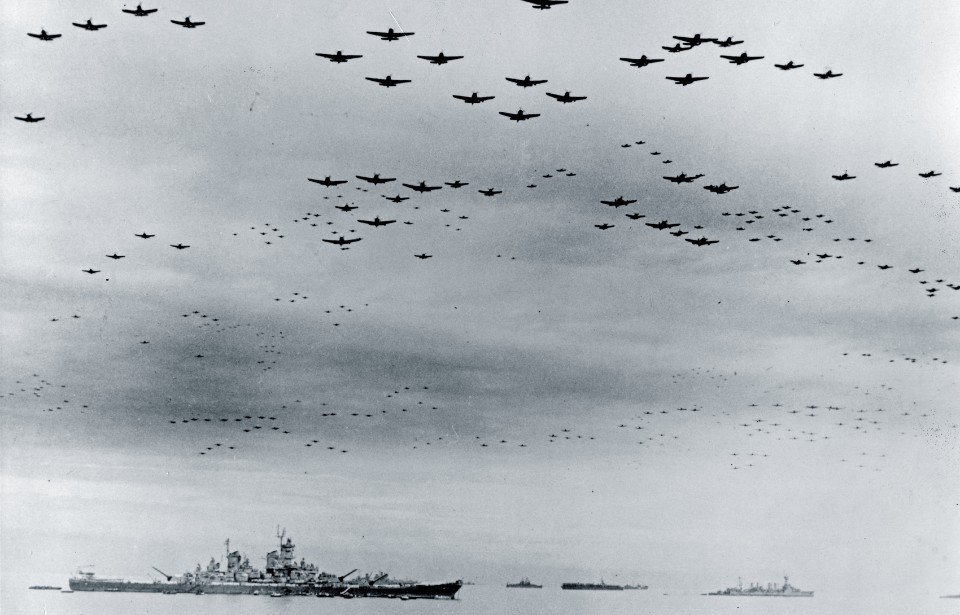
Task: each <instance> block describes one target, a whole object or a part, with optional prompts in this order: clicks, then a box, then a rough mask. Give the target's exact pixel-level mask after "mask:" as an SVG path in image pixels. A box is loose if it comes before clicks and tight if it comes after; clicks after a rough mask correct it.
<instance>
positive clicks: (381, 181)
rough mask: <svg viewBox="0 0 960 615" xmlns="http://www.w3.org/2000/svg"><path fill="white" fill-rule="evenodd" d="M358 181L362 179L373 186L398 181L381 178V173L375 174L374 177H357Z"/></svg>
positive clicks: (393, 178)
mask: <svg viewBox="0 0 960 615" xmlns="http://www.w3.org/2000/svg"><path fill="white" fill-rule="evenodd" d="M356 178H357V179H362V180H363V181H365V182H370V183H371V184H385V183H387V182H392V181H396V179H397V178H396V177H391V178H389V179H384V178H381V177H380V174H379V173H374V174H373V177H364V176H363V175H357V176H356Z"/></svg>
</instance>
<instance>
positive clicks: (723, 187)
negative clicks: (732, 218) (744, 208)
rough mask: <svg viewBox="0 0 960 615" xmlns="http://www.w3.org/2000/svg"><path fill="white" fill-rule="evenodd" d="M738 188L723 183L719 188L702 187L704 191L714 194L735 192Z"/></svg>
mask: <svg viewBox="0 0 960 615" xmlns="http://www.w3.org/2000/svg"><path fill="white" fill-rule="evenodd" d="M739 187H740V186H728V185H727V184H725V183H723V184H720V185H719V186H704V187H703V188H704V190H709V191H710V192H713V193H714V194H726V193H728V192H730V191H731V190H736V189H737V188H739Z"/></svg>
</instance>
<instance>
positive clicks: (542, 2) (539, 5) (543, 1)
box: [523, 0, 568, 11]
mask: <svg viewBox="0 0 960 615" xmlns="http://www.w3.org/2000/svg"><path fill="white" fill-rule="evenodd" d="M523 1H524V2H529V3H530V4H532V5H533V8H535V9H539V10H541V11H545V10H547V9H549V8H553V7H554V6H556V5H558V4H566V3H567V1H568V0H523Z"/></svg>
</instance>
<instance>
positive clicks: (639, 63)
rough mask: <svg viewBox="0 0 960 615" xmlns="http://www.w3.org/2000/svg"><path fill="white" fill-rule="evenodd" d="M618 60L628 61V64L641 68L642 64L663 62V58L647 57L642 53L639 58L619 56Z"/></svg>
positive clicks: (648, 64)
mask: <svg viewBox="0 0 960 615" xmlns="http://www.w3.org/2000/svg"><path fill="white" fill-rule="evenodd" d="M620 61H621V62H629V63H630V66H636V67H637V68H643V67H644V66H650V65H651V64H653V63H654V62H663V58H648V57H647V56H646V55H642V56H640V57H639V58H620Z"/></svg>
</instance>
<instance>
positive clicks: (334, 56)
mask: <svg viewBox="0 0 960 615" xmlns="http://www.w3.org/2000/svg"><path fill="white" fill-rule="evenodd" d="M314 55H317V56H320V57H321V58H327V59H328V60H330V61H331V62H336V63H337V64H343V63H344V62H348V61H350V60H355V59H357V58H362V57H363V56H359V55H357V56H348V55H344V54H343V52H342V51H338V52H337V53H315V54H314Z"/></svg>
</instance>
